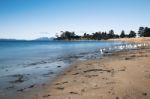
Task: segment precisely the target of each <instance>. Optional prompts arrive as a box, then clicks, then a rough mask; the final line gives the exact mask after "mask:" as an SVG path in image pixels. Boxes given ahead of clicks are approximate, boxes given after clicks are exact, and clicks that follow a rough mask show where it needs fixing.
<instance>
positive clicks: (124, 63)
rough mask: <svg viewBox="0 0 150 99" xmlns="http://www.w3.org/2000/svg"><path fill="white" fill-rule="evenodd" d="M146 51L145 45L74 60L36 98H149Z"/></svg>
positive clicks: (149, 69) (149, 67) (148, 56)
mask: <svg viewBox="0 0 150 99" xmlns="http://www.w3.org/2000/svg"><path fill="white" fill-rule="evenodd" d="M130 40H131V39H130ZM132 42H133V41H132ZM134 42H140V43H143V41H141V40H139V39H137V41H135V39H134ZM144 42H148V40H146V41H144ZM149 52H150V47H149V46H148V47H143V48H140V49H139V50H130V51H122V52H116V53H113V54H112V55H111V56H106V57H104V58H103V59H97V60H90V61H85V62H81V63H78V64H75V65H74V66H73V67H72V68H71V69H70V70H68V71H66V72H65V73H64V74H62V75H61V76H59V77H58V78H57V79H56V80H55V81H54V82H53V83H52V84H50V85H48V86H47V87H46V88H45V92H44V93H40V94H39V95H38V97H36V98H37V99H150V53H149Z"/></svg>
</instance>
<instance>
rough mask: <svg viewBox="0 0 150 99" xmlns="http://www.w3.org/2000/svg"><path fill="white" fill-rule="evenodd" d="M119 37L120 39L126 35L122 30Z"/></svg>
mask: <svg viewBox="0 0 150 99" xmlns="http://www.w3.org/2000/svg"><path fill="white" fill-rule="evenodd" d="M120 37H121V38H124V37H126V35H125V31H124V30H122V31H121V34H120Z"/></svg>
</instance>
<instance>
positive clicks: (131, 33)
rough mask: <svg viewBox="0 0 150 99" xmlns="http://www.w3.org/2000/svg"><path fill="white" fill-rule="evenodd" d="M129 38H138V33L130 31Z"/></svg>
mask: <svg viewBox="0 0 150 99" xmlns="http://www.w3.org/2000/svg"><path fill="white" fill-rule="evenodd" d="M128 37H129V38H133V37H136V33H135V32H134V31H132V30H131V31H130V33H129V35H128Z"/></svg>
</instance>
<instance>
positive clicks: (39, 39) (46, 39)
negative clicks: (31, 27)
mask: <svg viewBox="0 0 150 99" xmlns="http://www.w3.org/2000/svg"><path fill="white" fill-rule="evenodd" d="M35 40H36V41H50V40H54V38H48V37H40V38H37V39H35Z"/></svg>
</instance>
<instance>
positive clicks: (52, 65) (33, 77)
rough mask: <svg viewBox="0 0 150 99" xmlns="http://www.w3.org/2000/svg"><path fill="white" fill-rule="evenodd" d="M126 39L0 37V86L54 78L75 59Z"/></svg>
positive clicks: (88, 56)
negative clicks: (27, 38) (14, 38)
mask: <svg viewBox="0 0 150 99" xmlns="http://www.w3.org/2000/svg"><path fill="white" fill-rule="evenodd" d="M124 44H126V43H123V42H114V41H0V90H7V89H8V88H11V87H12V86H13V87H15V88H13V89H15V90H19V89H20V88H24V87H27V86H30V85H32V84H43V83H45V82H46V81H48V80H52V79H54V78H55V77H56V76H57V75H58V74H60V73H61V72H62V71H63V70H65V69H66V68H68V67H69V66H70V64H72V63H74V62H76V61H83V60H89V59H97V58H101V57H102V56H103V52H104V51H106V50H107V53H108V51H110V50H116V49H120V46H121V45H124Z"/></svg>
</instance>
